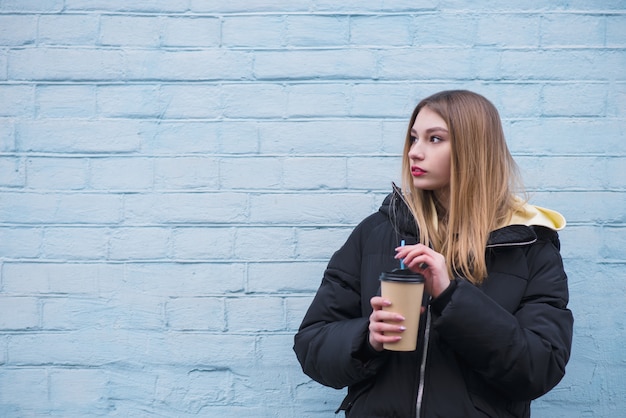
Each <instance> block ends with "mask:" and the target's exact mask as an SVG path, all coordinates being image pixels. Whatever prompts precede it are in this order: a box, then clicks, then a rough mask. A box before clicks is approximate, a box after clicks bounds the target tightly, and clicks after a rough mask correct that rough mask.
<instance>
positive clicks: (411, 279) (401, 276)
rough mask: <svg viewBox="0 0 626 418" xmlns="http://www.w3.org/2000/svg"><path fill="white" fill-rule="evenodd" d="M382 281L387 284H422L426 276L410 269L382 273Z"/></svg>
mask: <svg viewBox="0 0 626 418" xmlns="http://www.w3.org/2000/svg"><path fill="white" fill-rule="evenodd" d="M380 280H381V281H386V282H404V283H422V282H423V281H424V276H422V275H421V274H419V273H415V272H413V271H411V270H409V269H394V270H392V271H384V272H382V273H380Z"/></svg>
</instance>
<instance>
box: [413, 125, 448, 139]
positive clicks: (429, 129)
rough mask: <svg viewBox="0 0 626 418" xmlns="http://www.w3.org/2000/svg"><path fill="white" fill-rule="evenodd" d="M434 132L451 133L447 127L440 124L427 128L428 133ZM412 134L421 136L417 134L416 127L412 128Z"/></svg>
mask: <svg viewBox="0 0 626 418" xmlns="http://www.w3.org/2000/svg"><path fill="white" fill-rule="evenodd" d="M433 132H445V133H449V132H448V130H447V129H446V128H443V127H440V126H436V127H434V128H428V129H426V134H427V135H428V134H432V133H433ZM411 135H412V136H415V137H417V136H419V135H417V131H416V130H415V129H411Z"/></svg>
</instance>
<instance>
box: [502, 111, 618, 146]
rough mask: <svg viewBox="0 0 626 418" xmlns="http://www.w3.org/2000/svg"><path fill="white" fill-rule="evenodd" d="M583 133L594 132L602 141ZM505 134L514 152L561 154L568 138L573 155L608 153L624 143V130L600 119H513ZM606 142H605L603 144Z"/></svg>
mask: <svg viewBox="0 0 626 418" xmlns="http://www.w3.org/2000/svg"><path fill="white" fill-rule="evenodd" d="M581 132H593V133H594V135H597V136H598V137H600V138H603V140H602V141H589V140H588V138H586V137H585V135H581V134H580V133H581ZM505 133H506V135H507V141H508V145H509V148H510V149H511V152H513V153H517V152H528V150H532V151H533V153H536V154H540V155H541V154H546V153H547V154H559V153H562V152H563V150H564V143H563V142H561V141H567V152H568V153H570V154H579V155H588V154H593V153H599V154H604V153H606V152H607V150H618V149H621V147H622V146H623V138H624V132H623V130H622V128H621V127H620V126H618V125H616V124H607V123H605V121H604V120H602V119H600V118H570V117H567V118H566V117H563V118H537V119H521V120H513V121H511V122H510V123H507V124H505ZM600 142H602V143H600Z"/></svg>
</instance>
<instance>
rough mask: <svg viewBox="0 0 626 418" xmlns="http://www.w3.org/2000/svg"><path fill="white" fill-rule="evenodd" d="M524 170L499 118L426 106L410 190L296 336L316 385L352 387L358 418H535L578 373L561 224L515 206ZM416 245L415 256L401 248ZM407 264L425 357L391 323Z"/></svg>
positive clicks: (320, 297) (398, 324)
mask: <svg viewBox="0 0 626 418" xmlns="http://www.w3.org/2000/svg"><path fill="white" fill-rule="evenodd" d="M518 185H519V182H518V177H517V168H516V165H515V162H514V161H513V159H512V157H511V155H510V153H509V151H508V148H507V146H506V142H505V139H504V134H503V131H502V124H501V122H500V117H499V115H498V112H497V110H496V109H495V107H494V106H493V105H492V104H491V103H490V102H489V101H488V100H487V99H485V98H484V97H482V96H480V95H478V94H475V93H472V92H469V91H459V90H456V91H444V92H441V93H437V94H435V95H433V96H430V97H428V98H426V99H424V100H422V101H421V102H420V103H419V104H418V105H417V107H416V108H415V110H414V112H413V115H412V116H411V121H410V123H409V127H408V132H407V135H406V142H405V145H404V156H403V163H402V189H401V190H399V189H398V188H396V187H395V186H394V190H393V192H392V193H391V194H390V195H389V196H388V197H387V198H386V199H385V201H384V202H383V204H382V206H381V208H380V210H379V211H378V212H377V213H375V214H373V215H371V216H369V217H368V218H366V219H365V220H363V221H362V222H361V223H360V224H359V225H358V226H357V227H356V228H355V229H354V231H353V232H352V234H351V235H350V237H349V238H348V240H347V241H346V243H345V244H344V245H343V246H342V247H341V248H340V249H339V250H338V251H337V252H336V253H335V254H334V255H333V257H332V258H331V260H330V262H329V264H328V267H327V269H326V271H325V273H324V278H323V280H322V283H321V285H320V288H319V290H318V291H317V294H316V296H315V298H314V300H313V302H312V304H311V306H310V308H309V310H308V312H307V313H306V316H305V318H304V320H303V322H302V325H301V327H300V330H299V331H298V333H297V334H296V336H295V345H294V350H295V352H296V355H297V357H298V360H299V362H300V364H301V365H302V368H303V370H304V372H305V373H306V374H307V375H308V376H310V377H311V378H313V379H315V380H316V381H318V382H319V383H321V384H323V385H327V386H330V387H333V388H343V387H346V386H347V387H348V395H347V397H346V398H345V400H344V401H343V403H342V404H341V406H340V407H339V409H338V412H339V411H340V410H343V411H345V414H346V416H348V417H358V418H363V417H385V418H390V417H401V418H406V417H446V418H450V417H528V416H529V415H530V401H531V400H532V399H535V398H537V397H539V396H541V395H543V394H545V393H547V392H548V391H549V390H550V389H552V388H553V387H554V386H555V385H556V384H557V383H558V382H559V381H560V380H561V378H562V377H563V375H564V373H565V365H566V364H567V362H568V360H569V355H570V348H571V340H572V327H573V317H572V314H571V312H570V311H569V310H568V309H567V302H568V287H567V276H566V274H565V272H564V270H563V263H562V260H561V256H560V254H559V245H560V244H559V239H558V235H557V232H556V231H557V230H559V229H561V228H563V227H564V226H565V220H564V218H563V217H562V216H561V215H560V214H558V213H557V212H554V211H551V210H548V209H543V208H539V207H536V206H532V205H530V204H527V203H525V202H524V201H523V200H522V199H520V198H518V197H517V196H516V195H515V191H516V187H517V186H518ZM402 240H404V241H405V242H406V243H407V244H409V245H405V246H399V243H400V242H401V241H402ZM399 260H402V261H403V262H404V264H405V265H406V266H407V267H408V268H410V269H411V270H413V271H414V272H417V273H421V274H422V275H423V276H424V277H425V289H426V293H427V294H426V295H425V297H424V300H423V301H419V300H416V301H415V303H420V304H422V312H423V313H422V315H421V317H420V327H419V330H420V331H419V335H418V344H417V349H416V350H415V351H412V352H399V351H389V350H384V349H383V343H386V342H393V341H397V340H399V339H401V338H402V337H401V336H400V337H394V336H390V335H387V336H386V335H385V332H388V331H400V332H402V331H403V330H404V326H403V318H402V317H401V315H399V314H398V313H394V312H388V311H386V310H385V311H383V310H382V308H383V306H390V301H389V300H385V299H383V298H381V297H380V296H379V295H380V283H379V276H380V274H381V272H383V271H391V270H393V269H394V268H397V267H398V266H399Z"/></svg>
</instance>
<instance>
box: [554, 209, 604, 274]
mask: <svg viewBox="0 0 626 418" xmlns="http://www.w3.org/2000/svg"><path fill="white" fill-rule="evenodd" d="M558 209H559V210H560V211H561V212H562V211H564V210H565V211H567V208H563V207H561V208H558ZM566 219H567V218H566ZM567 221H568V222H569V221H570V219H567ZM603 232H604V231H602V230H598V229H597V228H595V227H591V226H588V225H582V226H578V225H575V224H574V225H567V226H566V227H565V229H563V230H562V231H559V237H560V239H561V256H562V257H563V258H564V259H567V258H573V259H576V258H581V259H586V260H594V261H595V260H600V259H601V258H602V256H601V252H602V250H603V249H605V248H606V246H605V245H604V244H603V235H604V233H603ZM576 242H585V246H584V248H579V247H578V246H577V245H574V243H576ZM566 264H569V263H566ZM567 270H569V269H567Z"/></svg>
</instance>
